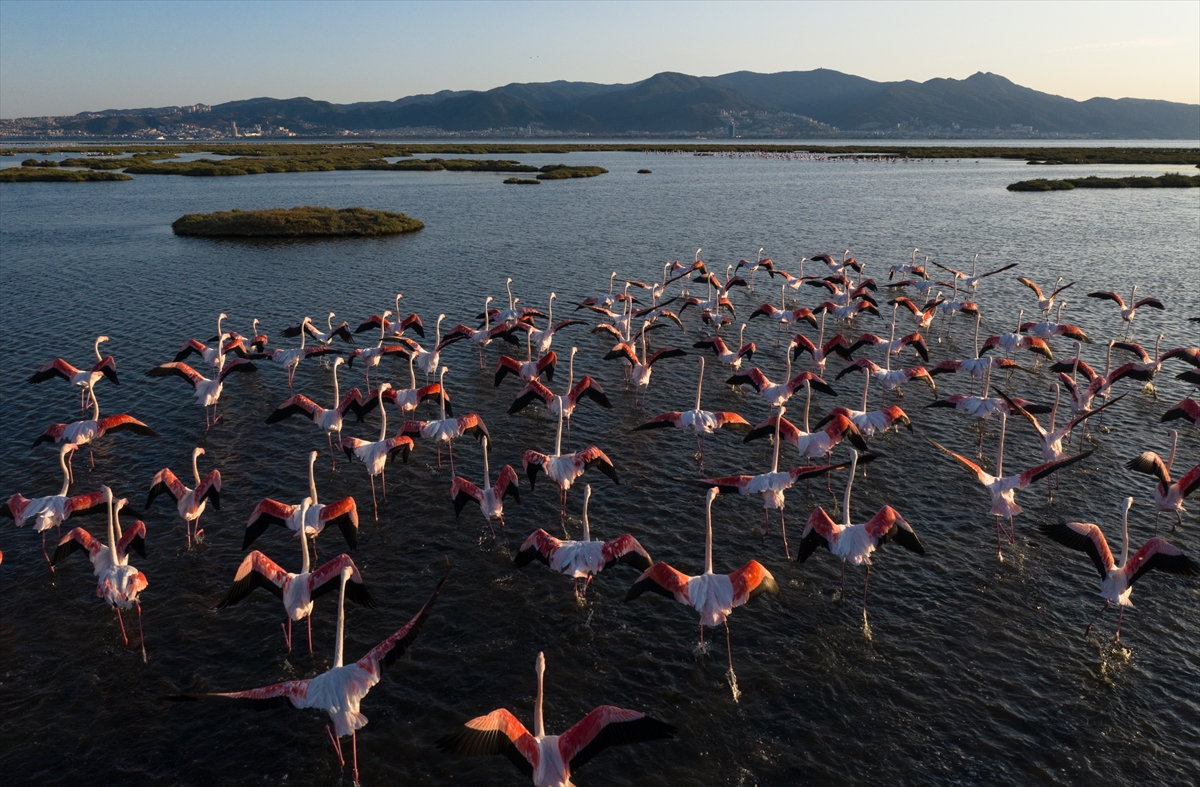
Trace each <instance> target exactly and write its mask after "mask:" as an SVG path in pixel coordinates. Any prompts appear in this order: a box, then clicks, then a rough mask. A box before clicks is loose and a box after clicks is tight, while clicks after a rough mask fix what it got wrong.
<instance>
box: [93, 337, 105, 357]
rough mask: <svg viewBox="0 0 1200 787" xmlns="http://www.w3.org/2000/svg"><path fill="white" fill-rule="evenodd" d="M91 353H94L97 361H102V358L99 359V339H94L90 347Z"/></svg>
mask: <svg viewBox="0 0 1200 787" xmlns="http://www.w3.org/2000/svg"><path fill="white" fill-rule="evenodd" d="M92 352H94V353H96V360H97V361H103V360H104V359H103V358H101V357H100V340H99V339H96V343H95V344H94V345H92Z"/></svg>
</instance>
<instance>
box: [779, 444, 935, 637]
mask: <svg viewBox="0 0 1200 787" xmlns="http://www.w3.org/2000/svg"><path fill="white" fill-rule="evenodd" d="M857 469H858V451H854V450H851V451H850V477H849V478H848V479H846V496H845V497H844V498H843V499H842V521H841V524H838V523H837V522H834V521H833V519H832V518H831V517H830V516H829V514H827V513H825V509H824V508H821V507H820V506H817V508H816V510H814V511H813V512H812V514H811V515H810V516H809V517H808V523H807V524H805V526H804V533H803V534H802V535H801V536H800V562H801V563H803V562H804V561H806V560H808V558H809V556H810V555H812V553H813V552H815V551H816V549H817V547H825V549H827V550H829V551H830V552H832V553H833V554H834V555H836V556H837V557H839V558H841V559H842V599H843V600H845V597H846V561H850V565H852V566H865V567H866V570H867V573H866V578H865V579H864V580H863V623H864V624H865V623H866V622H867V586H868V585H869V584H870V583H871V553H873V552H874V551H875V550H877V549H879V548H880V547H882V546H883V545H884V544H886V543H887V542H888V541H892V540H895V542H896V543H897V544H899V545H900V546H902V547H904V548H905V549H907V550H908V551H910V552H916V553H917V554H918V555H924V554H925V547H923V546H921V540H920V539H919V538H917V534H916V532H915V531H914V530H913V529H912V525H910V524H909V523H908V522H906V521H905V519H904V517H903V516H901V515H900V512H899V511H897V510H896V509H894V508H892V507H891V506H886V505H885V506H884V507H883V508H881V509H879V510H878V511H877V512H875V516H873V517H871V518H870V519H868V520H867V521H866V522H862V523H855V524H851V523H850V488H851V487H852V486H853V485H854V473H855V471H856V470H857Z"/></svg>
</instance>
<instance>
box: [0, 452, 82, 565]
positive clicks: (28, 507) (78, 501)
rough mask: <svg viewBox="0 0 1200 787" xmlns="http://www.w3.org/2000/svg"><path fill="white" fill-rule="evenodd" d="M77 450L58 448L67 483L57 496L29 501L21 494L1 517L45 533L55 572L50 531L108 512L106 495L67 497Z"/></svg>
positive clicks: (2, 508)
mask: <svg viewBox="0 0 1200 787" xmlns="http://www.w3.org/2000/svg"><path fill="white" fill-rule="evenodd" d="M75 450H76V449H75V446H73V445H71V444H70V443H64V444H63V445H62V447H61V448H59V449H58V464H59V466H60V467H61V468H62V473H63V482H62V488H61V489H59V490H58V494H57V495H46V496H44V497H34V498H28V497H25V496H24V495H22V494H21V493H20V492H18V493H16V494H14V495H12V496H10V497H9V498H8V500H6V501H4V504H3V505H0V516H6V517H8V518H9V519H11V520H13V524H15V525H16V526H17V527H24V526H25V523H26V522H27V521H29V520H30V519H33V532H35V533H41V534H42V554H43V555H44V556H45V557H46V562H47V563H49V564H50V567H51V569H53V568H54V563H53V561H51V560H50V556H49V555H47V554H46V531H47V530H49V529H50V528H52V527H54V528H59V529H60V531H61V525H62V523H63V522H65V521H67V520H68V519H70V518H71V517H75V516H87V515H88V514H99V513H101V512H102V511H103V510H104V494H103V493H102V492H91V493H89V494H86V495H71V496H69V497H68V496H67V491H68V490H69V489H70V488H71V470H70V467H69V466H68V464H67V457H68V456H69V455H70V454H71V453H72V452H74V451H75Z"/></svg>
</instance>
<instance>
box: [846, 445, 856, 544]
mask: <svg viewBox="0 0 1200 787" xmlns="http://www.w3.org/2000/svg"><path fill="white" fill-rule="evenodd" d="M857 470H858V451H855V450H853V449H851V450H850V477H849V478H848V479H846V495H845V497H843V498H842V524H843V525H845V526H846V527H849V526H850V489H851V488H852V487H853V486H854V473H855V472H856V471H857Z"/></svg>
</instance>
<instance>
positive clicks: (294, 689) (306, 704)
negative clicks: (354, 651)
mask: <svg viewBox="0 0 1200 787" xmlns="http://www.w3.org/2000/svg"><path fill="white" fill-rule="evenodd" d="M353 573H354V572H353V571H352V570H351V568H350V566H346V567H345V568H343V569H342V571H341V581H342V585H341V592H340V593H339V594H338V626H337V641H336V643H335V645H334V651H333V666H332V667H330V668H329V669H328V670H326V671H325V672H322V673H321V674H320V675H317V676H316V677H314V678H308V679H306V680H289V681H284V682H283V683H276V684H273V685H271V686H263V687H262V688H259V689H250V690H248V691H231V692H223V693H218V694H208V695H203V698H204V699H207V698H210V697H221V698H226V699H235V700H254V701H257V702H258V704H260V705H261V704H263V701H264V700H265V701H271V700H275V701H276V702H277V703H278V704H284V703H286V702H290V703H291V704H292V707H294V708H315V709H317V710H322V711H325V713H327V714H329V718H330V720H331V721H332V722H333V729H332V730H330V728H329V725H325V732H326V733H328V735H329V740H330V741H331V742H332V743H333V748H334V751H335V752H337V757H338V762H339V763H341V765H342V767H345V765H346V761H345V758H344V757H342V745H341V743H340V739H341V738H342V737H344V736H346V735H349V736H351V738H350V745H351V746H352V752H353V762H354V784H355V785H357V784H358V734H357V733H358V730H360V729H362V728H363V727H365V726H366V724H367V717H366V716H364V715H363V714H362V713H361V712H360V711H359V703H361V702H362V700H363V698H364V697H366V696H367V692H368V691H370V690H371V687H372V686H374V685H375V684H376V683H378V682H379V679H380V678H381V677H382V676H383V668H384V667H390V666H391V665H392V664H394V663H395V661H396V659H398V658H399V657H400V656H403V655H404V654H405V653H406V652H407V651H408V648H409V647H410V646H411V645H412V643H413V641H414V640H416V638H417V634H419V633H420V631H421V626H422V625H423V624H424V623H425V618H426V617H427V616H428V615H429V611H430V609H432V608H433V602H434V601H436V600H437V597H438V593H439V592H441V589H442V585H443V584H445V582H446V577H445V576H443V577H442V581H441V582H439V583H438V586H437V588H436V589H435V590H434V591H433V595H432V596H430V597H429V600H428V601H426V602H425V605H424V606H422V607H421V609H420V610H419V611H418V612H417V614H416V615H414V616H413V617H412V620H410V621H408V623H406V624H404V627H403V628H401V629H400V630H399V631H397V632H396V633H395V634H392V635H391V636H390V637H388V638H387V639H385V640H384V641H383V642H380V643H379V644H378V645H376V646H375V647H374V648H372V649H371V650H370V651H369V652H368V653H367V654H366V655H365V656H363V657H362V658H361V659H359V660H358V661H356V662H354V663H353V664H345V663H343V661H342V653H343V650H342V647H343V644H344V642H343V631H344V628H345V620H346V612H345V607H346V588H347V585H348V584H349V581H350V577H351V576H352V575H353ZM448 574H449V571H447V575H448ZM172 699H177V700H195V699H200V697H196V696H191V695H184V696H176V697H172ZM335 733H336V734H335Z"/></svg>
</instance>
